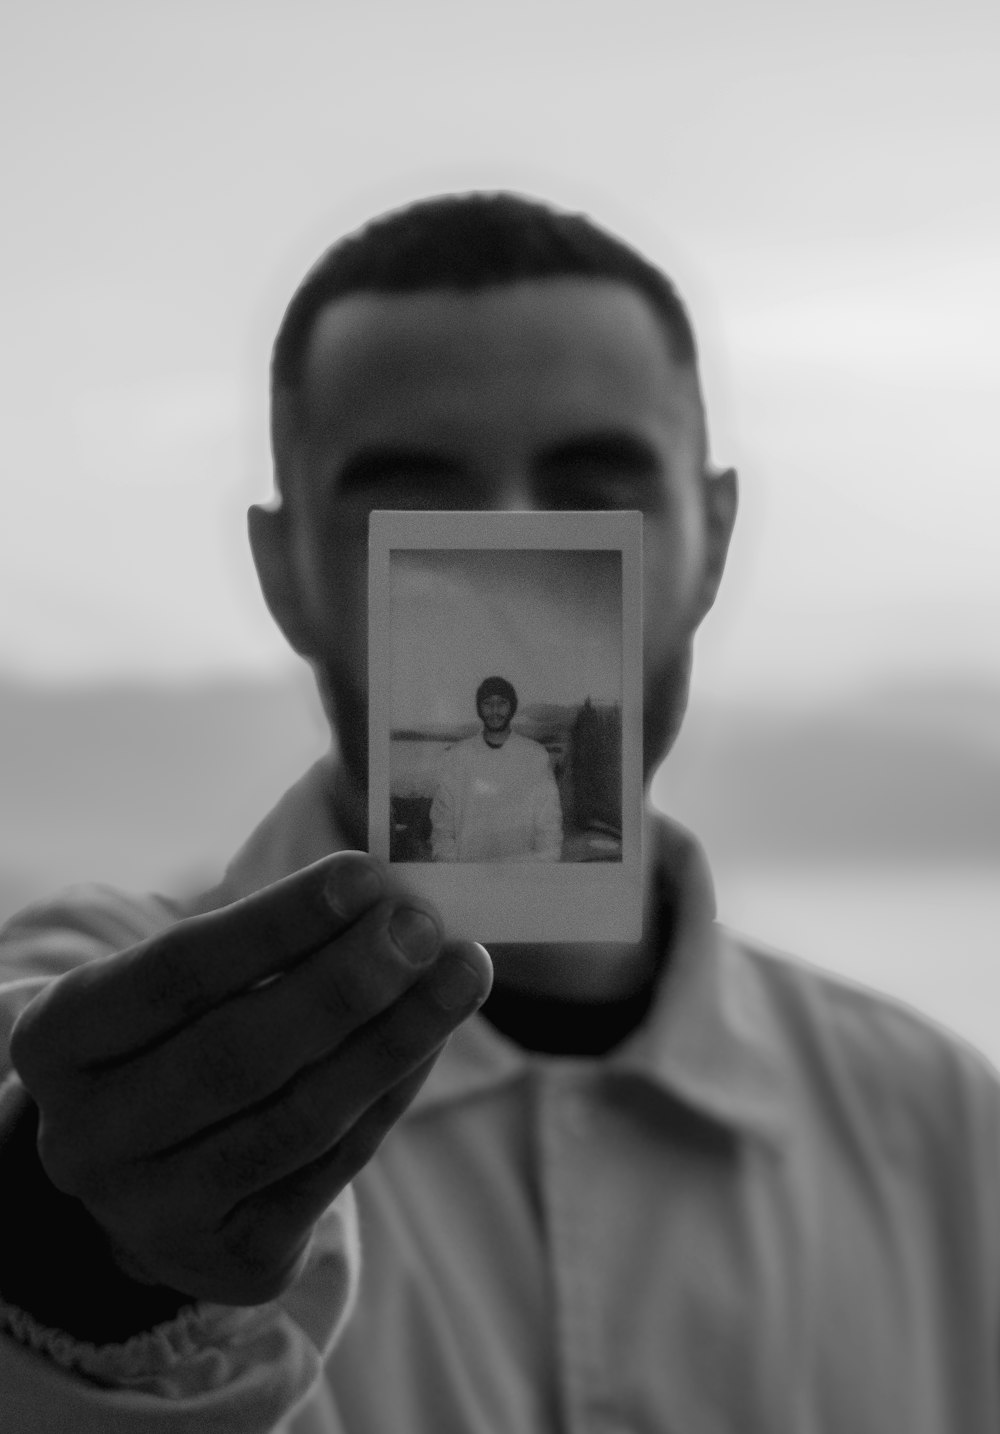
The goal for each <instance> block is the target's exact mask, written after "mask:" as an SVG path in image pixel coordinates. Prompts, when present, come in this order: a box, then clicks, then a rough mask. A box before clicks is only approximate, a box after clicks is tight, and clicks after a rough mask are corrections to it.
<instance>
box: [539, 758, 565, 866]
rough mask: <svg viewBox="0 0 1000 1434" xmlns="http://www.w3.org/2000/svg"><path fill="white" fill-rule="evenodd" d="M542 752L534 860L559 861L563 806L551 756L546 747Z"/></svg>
mask: <svg viewBox="0 0 1000 1434" xmlns="http://www.w3.org/2000/svg"><path fill="white" fill-rule="evenodd" d="M541 751H542V757H543V759H544V768H543V770H542V771H541V773H540V780H539V783H538V787H537V790H536V792H535V801H534V813H533V817H534V859H535V861H558V860H559V858H560V857H561V855H562V837H563V829H562V804H561V802H560V801H559V787H558V785H557V784H556V779H555V777H554V776H553V774H552V768H551V766H550V764H549V754H548V752H546V751H545V749H544V747H543V748H542V749H541Z"/></svg>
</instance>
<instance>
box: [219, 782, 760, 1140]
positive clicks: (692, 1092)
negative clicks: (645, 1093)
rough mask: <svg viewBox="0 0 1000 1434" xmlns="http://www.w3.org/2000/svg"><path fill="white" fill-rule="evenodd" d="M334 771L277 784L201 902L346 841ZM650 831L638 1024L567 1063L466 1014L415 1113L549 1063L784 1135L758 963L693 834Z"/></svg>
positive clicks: (260, 882)
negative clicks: (334, 806)
mask: <svg viewBox="0 0 1000 1434" xmlns="http://www.w3.org/2000/svg"><path fill="white" fill-rule="evenodd" d="M334 779H335V767H334V763H333V758H332V755H329V754H328V755H327V756H326V757H323V758H322V759H321V760H320V761H318V762H317V763H315V764H314V766H313V767H311V768H310V769H309V771H308V772H306V774H305V776H303V777H302V778H300V780H299V781H298V782H296V783H295V785H294V786H293V787H291V788H290V789H289V791H288V792H286V793H285V795H284V796H283V797H282V799H281V800H280V801H279V803H278V804H277V806H276V807H275V808H274V809H273V810H272V811H271V813H270V814H269V815H268V816H267V817H265V819H264V820H263V822H261V824H260V825H259V826H258V827H257V828H256V830H255V831H254V832H253V833H252V834H251V836H250V837H249V839H248V840H247V842H246V843H245V844H244V845H243V847H242V848H241V849H240V851H239V852H238V853H237V855H236V856H235V857H234V858H233V861H232V862H231V863H230V865H229V867H228V868H227V871H226V873H225V875H224V877H223V879H222V881H221V883H220V884H219V886H218V887H217V888H215V890H214V891H213V892H212V893H211V894H210V896H209V897H208V898H206V899H205V902H204V903H199V905H212V906H218V905H222V904H225V903H226V902H229V901H234V900H237V899H238V898H239V897H242V896H247V895H250V894H251V893H252V892H254V891H258V890H260V889H261V887H263V886H266V885H268V884H269V883H271V882H274V881H277V880H280V879H281V877H283V876H287V875H289V874H290V873H291V872H293V871H298V870H300V869H301V868H302V867H304V866H308V865H310V864H311V863H312V862H314V861H318V860H319V859H320V858H321V857H322V856H325V855H327V854H329V853H330V852H333V851H338V850H343V849H344V848H345V846H346V845H347V843H346V842H345V841H344V839H343V837H342V836H341V834H340V833H339V831H338V830H337V828H336V825H335V823H334V820H333V816H332V812H331V800H330V796H331V792H332V790H333V784H334ZM651 840H652V841H653V842H654V843H655V870H656V873H657V880H658V881H659V883H660V898H659V899H660V900H663V901H668V900H670V901H672V902H673V904H674V919H673V921H672V923H671V930H670V937H669V949H668V951H667V952H666V953H665V960H664V976H663V979H662V980H661V982H660V985H659V989H658V991H657V993H656V996H655V998H654V1001H653V1005H652V1007H651V1009H650V1012H649V1014H648V1015H647V1017H646V1019H645V1020H644V1022H643V1024H642V1026H641V1027H640V1029H639V1030H638V1031H637V1032H635V1034H634V1035H633V1036H631V1037H629V1038H628V1040H626V1041H625V1042H623V1043H622V1045H621V1046H619V1047H618V1048H617V1049H616V1050H615V1051H613V1052H612V1053H611V1054H610V1055H609V1056H607V1057H604V1058H602V1059H601V1060H599V1061H586V1062H585V1061H576V1062H570V1061H567V1060H566V1059H565V1058H562V1057H544V1058H539V1057H538V1056H535V1055H532V1054H530V1053H528V1052H525V1051H523V1050H521V1049H520V1047H517V1046H515V1045H514V1044H513V1043H512V1042H510V1041H508V1040H506V1039H505V1038H504V1037H503V1036H501V1035H499V1034H498V1033H497V1032H496V1031H495V1030H494V1029H493V1028H492V1027H491V1026H490V1025H489V1023H488V1022H487V1021H486V1020H485V1019H483V1018H482V1017H473V1018H472V1020H470V1021H466V1022H465V1023H464V1025H462V1026H461V1027H460V1028H459V1029H458V1030H457V1031H456V1032H455V1033H454V1035H453V1036H452V1037H451V1039H450V1040H449V1042H448V1045H447V1046H446V1048H445V1050H444V1053H443V1054H442V1056H441V1058H440V1059H439V1060H438V1061H437V1063H436V1064H435V1066H434V1067H433V1068H432V1070H431V1073H430V1075H429V1076H428V1079H427V1081H426V1082H425V1083H424V1085H423V1087H422V1088H421V1090H420V1092H419V1093H418V1095H417V1097H416V1099H415V1100H414V1102H413V1104H412V1105H411V1107H410V1113H411V1114H418V1113H421V1112H429V1111H430V1110H432V1109H433V1108H435V1107H439V1106H442V1105H446V1104H451V1103H453V1102H457V1101H460V1100H468V1099H470V1098H473V1097H475V1096H476V1095H480V1094H485V1093H486V1092H488V1091H490V1090H493V1089H496V1088H497V1087H498V1086H500V1085H501V1084H503V1083H505V1082H507V1081H510V1080H513V1079H516V1078H517V1077H518V1076H520V1075H522V1074H524V1073H525V1072H526V1071H527V1070H528V1069H529V1068H531V1067H532V1066H533V1065H537V1064H538V1063H539V1061H540V1060H543V1061H546V1060H547V1061H552V1062H559V1063H560V1064H562V1065H563V1066H569V1065H570V1064H575V1065H576V1066H578V1067H587V1068H588V1069H590V1070H595V1069H599V1070H600V1071H601V1072H602V1073H604V1074H609V1075H610V1074H613V1073H620V1074H623V1075H629V1076H632V1077H634V1078H638V1079H639V1080H641V1081H644V1082H645V1083H647V1084H649V1085H651V1086H652V1087H653V1088H655V1089H658V1090H659V1091H661V1092H662V1093H663V1094H664V1095H665V1096H666V1097H667V1098H668V1099H669V1100H672V1101H674V1102H678V1101H679V1102H680V1103H681V1104H683V1105H684V1106H686V1107H687V1108H688V1109H689V1110H691V1111H692V1112H694V1113H695V1114H696V1115H700V1116H702V1117H703V1118H705V1119H707V1120H708V1121H710V1122H711V1123H713V1124H715V1125H722V1126H724V1127H726V1128H727V1129H730V1130H732V1131H734V1132H736V1133H745V1134H749V1135H757V1136H760V1137H761V1138H763V1139H765V1140H768V1141H769V1142H772V1143H774V1142H780V1140H781V1137H782V1134H783V1132H784V1130H785V1128H786V1119H785V1116H786V1110H787V1106H786V1101H787V1096H786V1094H785V1091H784V1083H783V1081H782V1080H781V1077H780V1073H779V1071H778V1069H777V1065H776V1061H775V1056H774V1052H775V1050H776V1042H775V1040H774V1039H773V1036H774V1032H773V1028H772V1022H773V1017H772V1015H771V1013H770V1010H769V1008H768V1005H767V1003H766V1001H765V999H764V995H763V991H762V989H761V988H760V986H759V984H758V982H757V980H756V978H755V971H754V968H753V966H752V964H751V963H750V962H749V961H748V960H747V959H746V957H745V956H744V955H743V953H741V951H740V949H739V945H738V942H737V941H736V940H735V939H734V938H733V937H731V936H730V935H729V934H728V933H727V932H726V931H724V930H723V928H721V927H720V926H719V925H718V924H717V922H716V920H715V895H714V891H713V887H712V879H711V875H710V873H709V869H708V864H707V862H706V859H705V856H704V853H703V851H702V849H701V847H700V846H699V845H698V843H697V842H696V841H695V839H694V838H693V837H692V836H691V835H690V833H688V832H686V831H685V830H684V829H683V828H682V827H680V826H678V825H676V824H675V823H673V822H669V821H667V820H666V819H664V818H662V817H657V818H655V819H654V821H653V822H652V823H651Z"/></svg>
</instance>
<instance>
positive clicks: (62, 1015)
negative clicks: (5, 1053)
mask: <svg viewBox="0 0 1000 1434" xmlns="http://www.w3.org/2000/svg"><path fill="white" fill-rule="evenodd" d="M85 970H86V968H83V967H81V968H79V972H78V971H69V972H67V973H66V975H64V976H60V977H58V978H57V979H56V980H55V981H53V982H52V983H51V984H50V985H48V986H46V987H45V989H44V990H43V991H39V992H38V994H37V995H36V996H35V997H33V999H32V1000H31V1001H30V1002H29V1003H28V1005H27V1006H25V1008H24V1010H23V1011H22V1012H21V1013H20V1015H19V1016H18V1018H17V1020H16V1021H15V1023H14V1028H13V1030H12V1031H11V1036H10V1058H11V1062H12V1064H13V1066H14V1069H15V1070H16V1071H17V1073H18V1075H20V1077H21V1079H22V1080H23V1081H24V1084H25V1085H26V1086H27V1087H28V1089H29V1090H30V1089H32V1086H33V1084H34V1082H35V1081H36V1080H40V1079H42V1078H43V1077H44V1076H45V1075H46V1074H47V1073H48V1072H49V1071H51V1070H52V1069H53V1068H54V1067H55V1066H56V1065H57V1063H58V1061H59V1058H60V1055H61V1054H62V1053H63V1052H64V1051H65V1049H66V1046H67V1038H68V1036H69V1034H70V1032H71V1029H72V1025H73V1017H74V1012H75V1009H76V1006H77V1001H76V994H77V987H78V986H79V985H80V982H81V973H82V972H84V971H85Z"/></svg>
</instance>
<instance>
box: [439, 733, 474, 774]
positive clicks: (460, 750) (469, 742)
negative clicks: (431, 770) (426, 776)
mask: <svg viewBox="0 0 1000 1434" xmlns="http://www.w3.org/2000/svg"><path fill="white" fill-rule="evenodd" d="M481 746H482V738H481V737H480V736H479V734H478V733H474V734H473V735H472V736H471V737H462V738H460V739H459V741H457V742H452V744H451V746H450V747H446V748H445V750H444V752H442V754H441V759H440V762H439V764H438V770H439V771H447V769H448V768H449V767H460V766H463V765H465V764H466V763H468V762H470V761H472V759H473V758H474V757H475V756H476V755H477V754H478V752H479V748H480V747H481Z"/></svg>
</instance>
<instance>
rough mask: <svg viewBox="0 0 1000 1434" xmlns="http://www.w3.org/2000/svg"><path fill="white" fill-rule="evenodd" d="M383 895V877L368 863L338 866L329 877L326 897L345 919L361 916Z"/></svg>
mask: <svg viewBox="0 0 1000 1434" xmlns="http://www.w3.org/2000/svg"><path fill="white" fill-rule="evenodd" d="M381 895H382V877H381V875H380V874H379V872H378V871H377V870H376V869H375V867H373V866H370V865H368V864H364V865H360V864H359V865H357V866H348V867H337V868H335V869H334V870H333V871H332V872H331V873H330V875H329V876H328V877H327V882H326V899H327V902H328V904H329V906H330V909H331V910H332V911H333V913H334V915H336V916H340V917H342V918H343V919H344V920H345V921H349V920H351V919H352V918H353V917H355V916H360V915H361V913H362V911H367V909H368V907H369V906H371V905H372V903H373V902H375V901H377V900H378V899H379V897H380V896H381Z"/></svg>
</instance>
